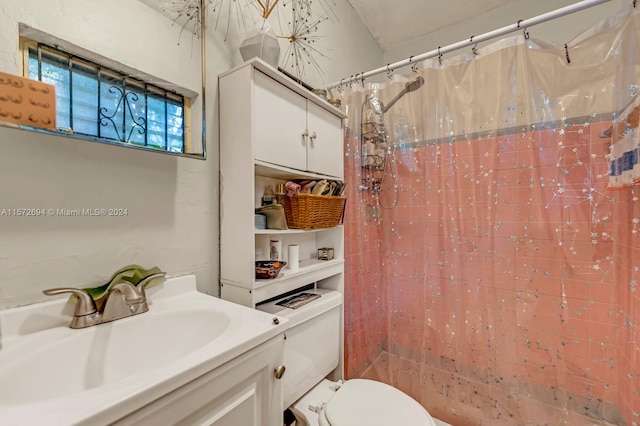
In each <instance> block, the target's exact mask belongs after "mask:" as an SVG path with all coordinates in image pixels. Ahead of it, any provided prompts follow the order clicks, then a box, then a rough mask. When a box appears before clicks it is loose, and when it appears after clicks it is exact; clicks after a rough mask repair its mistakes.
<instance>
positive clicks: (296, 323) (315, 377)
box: [257, 289, 342, 409]
mask: <svg viewBox="0 0 640 426" xmlns="http://www.w3.org/2000/svg"><path fill="white" fill-rule="evenodd" d="M303 293H314V294H319V295H320V297H319V298H317V299H315V300H312V301H311V302H308V303H307V304H306V305H304V306H300V307H298V308H297V309H290V308H283V307H281V306H278V305H276V303H278V302H279V300H275V301H273V302H269V303H267V304H264V305H260V306H258V307H257V309H260V310H263V311H265V312H269V313H272V314H276V315H278V316H281V317H286V318H289V328H288V329H287V331H285V334H286V336H287V338H286V341H285V345H284V365H285V367H286V371H285V374H284V376H282V393H283V409H284V408H287V407H289V406H290V405H292V404H293V403H294V402H295V401H297V400H298V399H299V398H301V397H302V396H303V395H304V394H305V393H307V392H308V391H309V390H310V389H311V388H313V387H314V386H315V385H316V384H318V383H319V382H320V381H321V380H322V379H323V378H325V376H327V375H328V374H329V373H331V372H332V371H333V370H334V369H335V368H336V367H337V366H338V362H339V357H340V313H341V306H342V294H341V293H339V292H337V291H332V290H325V289H311V290H305V291H303ZM290 297H292V296H291V295H290V296H288V297H286V298H284V299H288V298H290Z"/></svg>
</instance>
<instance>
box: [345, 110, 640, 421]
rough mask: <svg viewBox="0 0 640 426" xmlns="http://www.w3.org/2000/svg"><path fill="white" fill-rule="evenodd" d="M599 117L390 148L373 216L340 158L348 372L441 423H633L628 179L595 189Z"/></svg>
mask: <svg viewBox="0 0 640 426" xmlns="http://www.w3.org/2000/svg"><path fill="white" fill-rule="evenodd" d="M609 124H610V123H593V124H590V123H588V122H587V123H585V124H581V125H576V126H567V127H561V128H558V129H546V130H538V131H529V132H522V133H518V134H515V135H506V136H499V137H494V138H487V139H482V140H475V141H470V142H467V141H463V142H455V143H452V144H444V145H437V146H426V147H421V148H418V149H416V150H406V151H398V152H397V153H396V160H397V162H396V163H395V166H394V168H393V170H394V171H395V173H396V175H397V184H398V190H399V192H400V198H399V203H398V206H397V207H396V208H394V209H391V210H383V220H382V222H381V223H380V224H377V223H376V222H364V214H363V211H362V206H363V203H365V202H369V201H368V200H367V199H366V198H365V197H364V196H363V195H362V193H356V192H357V191H356V189H355V188H356V185H357V184H358V183H359V182H358V179H359V176H358V173H359V166H358V165H357V164H356V162H355V161H351V160H353V159H351V160H350V161H347V165H348V167H347V179H348V181H349V183H350V185H349V188H350V191H351V192H350V193H349V194H348V197H349V202H348V211H347V213H348V214H347V216H346V218H347V222H346V227H345V228H346V246H347V249H348V253H347V271H348V272H347V281H346V287H347V293H346V305H345V308H346V310H347V312H348V313H347V325H346V329H347V342H346V344H347V354H346V356H347V366H348V369H347V375H348V377H356V376H361V375H363V374H364V376H366V377H374V378H378V379H380V380H384V381H387V382H389V383H392V384H394V385H395V386H397V387H399V388H400V389H402V390H404V391H406V392H408V393H409V394H411V395H412V396H414V397H415V398H416V399H418V400H420V401H421V402H422V403H423V405H424V406H425V407H427V409H429V410H430V411H431V412H432V413H434V414H436V415H438V416H439V417H441V418H443V419H444V420H447V421H449V422H450V423H453V424H474V425H475V424H501V422H504V424H514V423H515V424H525V423H527V424H537V423H538V422H550V423H553V424H560V423H565V424H567V422H569V423H568V424H578V423H575V422H578V421H580V422H581V423H579V424H601V423H600V422H604V421H608V422H610V423H613V424H628V425H633V424H640V395H639V393H638V391H639V390H640V369H639V367H638V366H639V365H640V363H639V362H638V361H640V346H639V344H638V323H637V321H640V303H639V299H640V291H638V290H637V287H638V286H637V284H636V282H637V281H640V272H639V269H640V240H639V239H640V201H638V197H640V189H635V190H633V191H632V190H631V189H626V190H623V191H607V189H606V187H607V170H608V164H607V159H606V155H607V153H608V143H609V140H606V139H601V138H599V137H598V133H599V132H600V130H602V129H603V128H606V127H608V126H609ZM383 193H384V192H383ZM389 193H392V190H391V189H389V191H388V192H387V196H388V194H389ZM372 366H373V367H372ZM370 367H372V368H370Z"/></svg>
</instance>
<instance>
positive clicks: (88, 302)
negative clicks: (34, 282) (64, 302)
mask: <svg viewBox="0 0 640 426" xmlns="http://www.w3.org/2000/svg"><path fill="white" fill-rule="evenodd" d="M42 292H43V293H44V294H46V295H47V296H56V295H58V294H65V293H71V294H74V295H75V296H76V297H77V298H78V303H77V304H76V310H75V312H74V313H73V316H74V317H83V316H86V315H92V314H95V313H96V312H97V311H98V310H97V309H96V302H94V300H93V297H91V295H89V293H87V292H86V291H84V290H81V289H79V288H73V287H62V288H50V289H47V290H43V291H42Z"/></svg>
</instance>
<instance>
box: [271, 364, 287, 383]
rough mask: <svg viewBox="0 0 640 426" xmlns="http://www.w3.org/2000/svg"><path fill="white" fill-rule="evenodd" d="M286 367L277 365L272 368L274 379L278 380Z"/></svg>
mask: <svg viewBox="0 0 640 426" xmlns="http://www.w3.org/2000/svg"><path fill="white" fill-rule="evenodd" d="M285 370H286V367H285V366H284V365H279V366H277V367H276V368H275V369H274V370H273V375H274V376H276V379H278V380H280V379H281V378H282V376H283V375H284V372H285Z"/></svg>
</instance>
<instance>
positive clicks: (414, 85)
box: [404, 76, 424, 93]
mask: <svg viewBox="0 0 640 426" xmlns="http://www.w3.org/2000/svg"><path fill="white" fill-rule="evenodd" d="M423 84H424V78H422V77H421V76H417V77H416V79H415V80H413V81H410V82H408V83H407V84H405V85H404V91H405V92H406V93H409V92H413V91H414V90H418V89H419V88H421V87H422V85H423Z"/></svg>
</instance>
